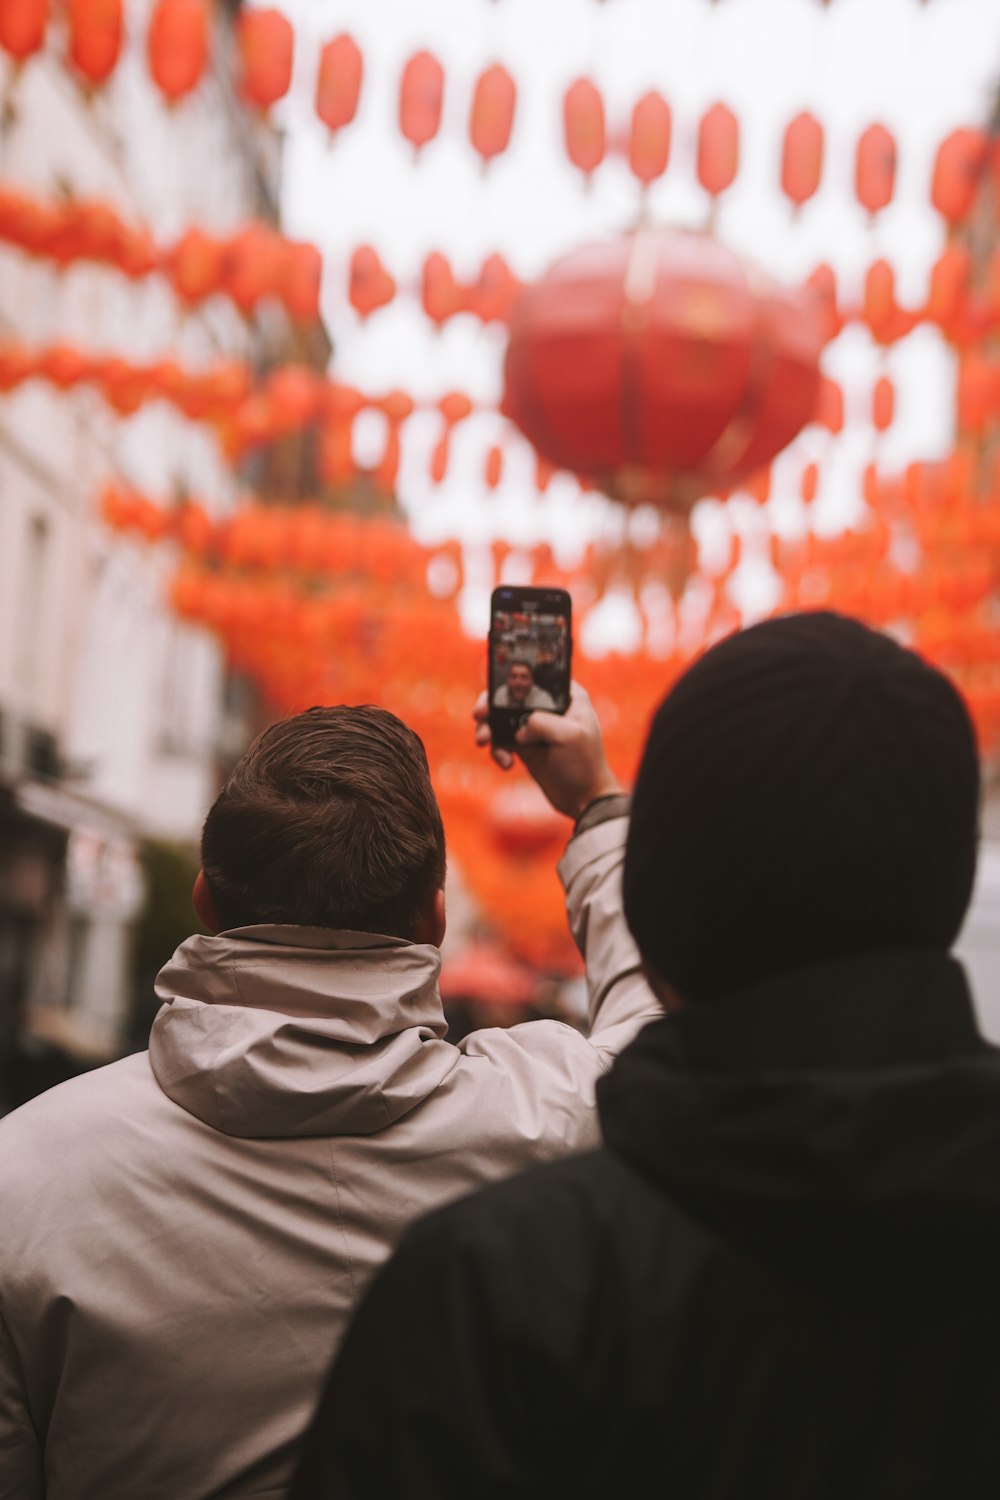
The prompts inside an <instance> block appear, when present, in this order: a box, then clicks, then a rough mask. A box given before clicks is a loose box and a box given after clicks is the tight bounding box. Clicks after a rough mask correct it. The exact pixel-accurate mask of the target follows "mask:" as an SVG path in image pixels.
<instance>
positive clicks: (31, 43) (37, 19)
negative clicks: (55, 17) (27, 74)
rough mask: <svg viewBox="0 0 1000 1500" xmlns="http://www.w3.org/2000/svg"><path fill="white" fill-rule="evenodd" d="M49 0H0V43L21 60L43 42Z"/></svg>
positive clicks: (24, 60)
mask: <svg viewBox="0 0 1000 1500" xmlns="http://www.w3.org/2000/svg"><path fill="white" fill-rule="evenodd" d="M48 21H49V0H0V47H2V48H3V50H4V51H5V52H7V53H9V55H10V56H11V57H12V58H13V59H14V61H15V62H17V63H23V62H26V61H27V60H28V58H29V57H32V56H33V55H34V54H35V53H36V52H40V51H41V50H42V48H43V47H44V46H45V28H46V26H47V25H48Z"/></svg>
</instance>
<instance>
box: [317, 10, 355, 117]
mask: <svg viewBox="0 0 1000 1500" xmlns="http://www.w3.org/2000/svg"><path fill="white" fill-rule="evenodd" d="M363 73H364V62H363V59H362V57H361V52H360V49H359V48H358V45H357V43H356V42H355V41H354V39H353V37H349V36H347V35H346V34H345V35H342V36H335V37H334V38H333V40H332V41H331V42H327V44H326V46H325V47H324V48H323V50H322V52H321V53H320V55H319V73H318V75H317V78H316V113H317V115H319V118H320V119H321V120H322V121H323V124H324V125H325V126H326V128H327V129H328V130H330V131H335V130H343V128H344V126H345V125H349V124H350V123H351V121H352V120H353V119H354V116H355V115H356V114H357V112H358V99H359V98H360V96H361V79H362V75H363Z"/></svg>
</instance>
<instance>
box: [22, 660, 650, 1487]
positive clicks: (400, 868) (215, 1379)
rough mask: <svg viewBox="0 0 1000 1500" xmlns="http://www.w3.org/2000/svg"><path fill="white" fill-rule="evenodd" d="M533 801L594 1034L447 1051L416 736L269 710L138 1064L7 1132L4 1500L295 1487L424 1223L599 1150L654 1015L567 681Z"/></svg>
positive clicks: (581, 705)
mask: <svg viewBox="0 0 1000 1500" xmlns="http://www.w3.org/2000/svg"><path fill="white" fill-rule="evenodd" d="M539 717H540V718H544V719H545V720H546V721H547V725H546V727H545V729H544V731H543V732H544V734H545V735H547V736H548V737H549V740H550V743H549V747H548V750H547V753H546V757H545V765H544V776H545V782H544V786H543V789H544V790H545V791H546V792H547V794H548V795H549V797H550V800H553V801H554V802H555V804H556V805H557V806H559V807H560V810H561V811H563V812H565V813H567V814H568V815H569V816H571V817H573V818H574V819H575V820H576V832H575V835H574V837H573V839H572V840H571V843H570V847H569V849H568V851H567V854H566V856H565V858H564V860H563V862H562V864H561V867H560V868H561V875H562V879H563V882H564V884H565V887H566V892H567V904H568V911H569V916H570V921H571V924H572V927H573V930H574V932H575V934H576V936H577V939H578V941H579V943H580V945H581V948H582V950H583V952H584V956H585V957H586V959H587V962H588V966H589V975H588V977H589V988H590V996H591V1032H590V1037H589V1039H586V1038H585V1037H583V1036H582V1035H580V1034H579V1033H578V1032H576V1031H574V1030H572V1029H571V1028H570V1027H568V1026H565V1025H562V1024H561V1023H559V1022H556V1021H536V1022H531V1023H526V1024H524V1025H521V1026H515V1027H512V1028H511V1029H510V1030H509V1031H481V1032H477V1033H473V1034H472V1035H471V1036H468V1037H466V1038H465V1039H464V1040H463V1041H462V1042H461V1044H460V1045H459V1046H457V1047H456V1046H452V1045H451V1044H450V1043H449V1042H447V1041H446V1040H445V1031H446V1029H447V1028H446V1025H445V1020H444V1016H443V1013H442V1009H441V1001H440V997H439V994H438V988H437V976H438V971H439V968H440V955H439V952H438V945H439V943H440V941H441V939H442V937H443V934H444V924H445V912H444V891H443V887H444V867H445V850H444V836H443V832H442V827H441V817H440V813H439V811H438V807H437V802H436V799H435V797H434V792H433V789H432V787H431V783H430V776H429V773H428V769H427V761H426V758H425V755H424V751H423V747H422V745H421V743H420V741H419V739H418V738H417V736H416V735H415V734H413V733H412V731H411V730H409V729H407V727H406V726H405V725H404V724H402V723H401V722H400V720H399V719H397V718H396V717H395V716H394V715H392V714H390V713H387V712H386V711H385V710H383V709H378V708H370V707H365V708H346V707H336V708H318V709H312V710H310V711H309V712H308V713H305V714H301V715H299V716H297V717H296V718H292V719H288V720H285V721H284V722H282V723H280V724H275V725H272V726H271V728H270V729H268V730H266V731H265V732H264V734H262V735H261V736H260V738H259V739H258V740H257V741H256V742H255V744H254V745H253V746H252V747H251V748H250V750H249V751H248V752H247V754H246V756H245V757H244V758H243V760H242V761H241V762H240V764H239V765H238V766H237V767H236V769H235V770H234V771H233V773H232V775H231V776H230V777H229V779H228V781H227V782H226V785H225V786H224V787H223V789H222V791H221V793H220V795H219V797H218V799H217V801H216V803H215V805H214V806H213V808H212V809H211V811H210V813H209V815H208V818H207V820H206V823H205V829H204V837H203V845H202V856H203V870H202V873H200V874H199V877H198V881H197V884H196V887H195V903H196V906H197V909H198V912H199V915H200V916H201V917H202V918H203V920H204V921H205V924H206V926H208V927H209V929H210V930H211V932H212V934H213V935H212V936H196V937H192V938H189V939H188V940H187V941H186V942H185V943H183V944H182V945H181V947H180V948H179V949H178V951H177V952H176V953H175V955H174V957H173V958H172V959H171V961H170V962H169V963H168V964H167V965H166V967H165V968H164V969H163V970H162V971H161V973H160V975H159V978H158V980H157V985H156V992H157V995H158V996H159V998H160V1000H161V1001H162V1002H163V1004H162V1008H161V1009H160V1011H159V1013H158V1015H157V1017H156V1020H155V1022H154V1024H153V1028H152V1033H151V1036H150V1046H149V1052H148V1053H142V1054H140V1055H138V1056H135V1057H129V1058H126V1059H124V1060H123V1061H121V1062H118V1063H114V1064H112V1065H111V1066H110V1067H107V1068H102V1069H100V1070H98V1071H97V1072H95V1073H92V1074H89V1075H88V1076H85V1077H83V1078H79V1079H75V1080H73V1081H72V1082H71V1083H68V1084H65V1085H63V1086H62V1087H60V1088H58V1089H55V1090H52V1091H51V1092H50V1093H48V1094H47V1095H43V1096H42V1097H40V1098H39V1099H36V1100H34V1101H32V1102H31V1103H30V1104H28V1105H25V1106H24V1107H23V1108H22V1109H20V1110H18V1111H16V1112H15V1113H14V1114H13V1115H10V1116H8V1117H7V1119H5V1120H3V1121H2V1122H0V1224H2V1225H3V1240H2V1244H0V1470H2V1477H0V1495H5V1496H6V1495H9V1496H12V1497H13V1496H17V1497H18V1500H39V1497H41V1496H43V1495H46V1494H47V1495H49V1496H51V1497H56V1496H58V1497H59V1500H76V1497H79V1500H83V1497H87V1500H93V1497H98V1496H99V1497H100V1500H135V1497H137V1496H141V1497H142V1500H181V1497H183V1500H207V1497H209V1496H211V1497H219V1500H222V1497H225V1500H237V1497H247V1500H249V1497H251V1496H253V1497H259V1496H263V1495H274V1496H276V1495H278V1494H281V1493H284V1491H285V1489H286V1487H287V1485H288V1483H289V1481H290V1478H291V1473H292V1468H293V1464H294V1459H295V1453H296V1450H297V1445H298V1442H299V1438H300V1435H301V1433H302V1430H303V1429H304V1427H305V1425H306V1422H307V1421H308V1418H309V1415H310V1413H311V1411H312V1409H313V1406H314V1405H315V1402H316V1399H317V1397H318V1395H319V1391H320V1385H321V1381H322V1376H323V1372H324V1370H325V1369H326V1366H327V1364H328V1362H329V1357H330V1352H331V1348H332V1346H333V1345H334V1344H335V1343H336V1342H337V1341H338V1339H339V1337H340V1334H341V1332H342V1330H343V1328H344V1326H345V1324H346V1321H347V1319H348V1317H349V1315H350V1314H351V1312H352V1311H353V1309H354V1306H355V1305H356V1302H357V1300H358V1297H359V1296H360V1294H361V1292H362V1291H363V1289H364V1287H365V1286H366V1284H367V1282H368V1280H369V1279H370V1277H371V1275H372V1273H373V1272H374V1271H375V1270H376V1268H377V1267H378V1266H379V1264H380V1263H381V1262H382V1261H383V1260H384V1259H385V1258H386V1256H387V1255H388V1254H389V1252H390V1250H391V1248H392V1246H393V1245H394V1244H395V1242H396V1240H397V1239H398V1238H399V1236H400V1234H401V1233H402V1231H403V1230H404V1229H405V1227H406V1226H407V1225H408V1224H409V1223H410V1222H411V1221H412V1220H414V1219H415V1218H417V1217H418V1216H419V1215H420V1214H422V1213H423V1212H424V1211H425V1210H427V1209H429V1208H433V1207H436V1206H439V1205H441V1204H444V1203H446V1202H448V1201H450V1200H452V1199H454V1198H456V1197H458V1196H460V1195H461V1194H463V1193H464V1192H466V1191H468V1190H469V1189H471V1188H474V1187H477V1186H479V1185H481V1184H482V1183H485V1182H488V1181H494V1180H496V1179H498V1178H501V1177H504V1176H507V1175H509V1174H511V1173H513V1172H515V1171H517V1170H519V1169H520V1168H522V1167H525V1166H528V1165H530V1164H532V1163H535V1162H542V1161H546V1160H550V1159H552V1158H554V1157H558V1156H560V1155H563V1154H566V1153H568V1152H570V1151H573V1150H578V1149H580V1148H583V1147H586V1146H590V1145H593V1144H594V1143H595V1142H596V1139H597V1130H596V1122H595V1116H594V1111H593V1091H594V1086H595V1084H596V1081H597V1079H598V1077H599V1076H600V1075H601V1074H602V1073H603V1072H604V1071H605V1070H606V1068H607V1067H608V1065H609V1064H610V1061H611V1059H612V1058H613V1056H614V1055H615V1053H616V1052H617V1051H619V1050H620V1048H621V1047H622V1046H623V1045H624V1044H625V1043H626V1042H627V1041H629V1040H630V1039H631V1038H632V1036H633V1035H634V1034H635V1032H636V1031H637V1030H638V1029H639V1027H640V1026H641V1024H642V1023H643V1021H645V1020H646V1019H649V1018H650V1017H652V1016H654V1015H657V1014H659V1006H658V1005H657V1003H656V1002H655V1000H654V999H653V996H652V994H651V993H650V991H649V989H648V987H647V986H646V983H645V981H644V979H643V977H642V975H641V973H640V970H639V964H638V956H637V954H636V952H635V949H634V947H633V945H632V944H631V942H630V940H629V939H628V936H627V933H626V932H625V930H624V927H623V924H622V920H621V916H620V909H619V908H620V903H619V899H618V881H619V873H620V864H621V843H622V839H621V827H622V825H623V819H624V816H625V813H626V807H625V799H624V797H623V796H622V795H621V789H620V787H619V786H618V783H617V782H616V781H615V779H614V777H613V776H612V774H611V772H610V771H609V769H608V767H607V764H606V761H605V759H604V755H603V751H602V748H601V740H600V733H599V730H598V728H597V722H596V720H595V718H594V716H593V713H592V711H591V710H590V708H589V704H588V702H587V699H586V695H585V694H583V693H582V691H581V690H579V689H577V690H576V691H575V695H574V702H573V704H572V706H571V708H570V710H569V712H568V713H567V714H566V715H565V717H558V716H555V715H551V714H545V715H540V716H539Z"/></svg>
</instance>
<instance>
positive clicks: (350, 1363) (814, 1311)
mask: <svg viewBox="0 0 1000 1500" xmlns="http://www.w3.org/2000/svg"><path fill="white" fill-rule="evenodd" d="M549 717H550V718H551V716H549ZM529 722H530V721H529ZM546 733H547V734H548V735H549V737H550V739H552V738H553V737H554V736H556V735H559V736H564V735H565V733H566V731H560V730H555V729H548V730H546ZM526 743H527V742H526V741H523V740H522V744H523V745H526ZM549 753H555V751H554V750H553V749H551V748H550V752H549ZM533 754H534V752H533V751H529V752H528V753H527V754H525V756H524V758H525V761H526V763H527V764H528V768H529V770H531V771H532V772H533V774H536V775H537V774H538V770H539V769H541V770H542V772H543V773H544V767H543V765H541V763H536V762H535V761H534V759H533ZM979 777H980V773H979V763H978V757H977V754H976V743H975V736H974V732H973V727H972V724H971V721H970V718H969V714H968V712H967V710H966V708H965V705H964V703H963V701H962V699H961V697H960V695H959V694H958V692H957V691H956V689H955V688H954V687H953V686H952V684H951V683H950V682H949V681H948V679H947V678H946V677H945V676H944V675H942V673H940V672H938V671H936V670H935V669H934V668H933V667H931V666H929V665H928V664H927V663H926V662H924V661H922V660H921V659H920V658H919V656H917V655H916V654H915V653H914V652H912V651H908V650H906V649H904V648H903V647H902V646H900V645H898V644H897V643H896V642H895V641H893V640H891V639H890V638H889V637H887V636H885V635H880V634H878V633H877V632H875V631H872V630H869V629H867V628H866V627H865V626H864V625H861V624H859V623H858V622H857V621H854V620H849V619H844V618H842V617H839V616H837V615H834V614H829V613H816V614H804V615H795V616H787V617H784V618H779V619H774V620H769V621H767V622H765V623H763V624H760V625H756V626H754V627H752V628H751V629H748V630H745V631H742V632H741V633H739V634H738V635H734V636H732V637H730V638H729V639H727V640H725V641H722V642H721V643H720V644H718V645H716V646H714V647H712V649H710V650H709V651H707V652H706V653H705V654H704V656H702V657H701V659H700V660H699V661H697V662H696V663H695V664H694V665H693V666H692V667H691V668H690V669H689V670H688V671H687V672H686V673H685V674H684V675H683V676H682V677H681V678H680V680H679V681H678V682H677V683H676V684H675V686H674V687H673V688H672V690H671V691H670V692H669V693H668V695H667V696H666V698H665V699H664V701H663V702H662V703H661V705H660V706H659V708H658V709H657V711H656V713H655V715H654V717H653V720H652V724H651V728H650V732H649V738H648V742H647V744H646V748H645V751H644V753H643V756H642V761H641V765H640V769H639V773H638V779H637V781H636V785H635V789H634V794H633V799H632V807H631V816H630V818H626V816H625V815H624V813H625V809H624V808H623V806H622V803H623V802H624V798H623V797H622V796H621V795H620V788H618V787H617V786H608V787H607V788H605V789H604V795H602V796H600V797H597V796H593V797H592V800H591V802H590V805H589V806H588V807H587V808H586V809H584V810H582V812H581V813H580V815H579V816H578V818H577V825H576V826H577V830H578V834H577V836H578V837H579V831H580V829H581V828H584V827H585V828H586V830H587V836H588V837H591V838H593V839H595V840H597V839H600V841H601V843H602V847H604V848H605V850H607V849H608V848H610V847H611V846H612V844H615V845H616V847H618V848H621V847H622V844H623V843H624V873H623V887H622V902H623V907H624V919H623V920H622V926H623V927H624V923H625V922H627V924H628V928H629V929H630V930H631V933H632V936H633V938H634V940H635V944H636V946H637V949H638V952H637V954H636V962H637V963H640V964H641V966H642V967H643V968H644V970H645V972H646V975H647V977H648V979H649V982H650V984H651V986H652V988H653V990H654V992H655V993H656V994H657V995H658V996H659V997H660V999H661V1001H662V1002H663V1004H664V1014H663V1015H662V1016H661V1017H659V1018H658V1019H655V1020H653V1021H652V1022H651V1023H650V1024H649V1025H648V1026H646V1027H645V1028H644V1029H643V1030H642V1031H641V1032H640V1033H639V1035H638V1036H637V1037H636V1038H635V1040H634V1041H633V1042H632V1043H631V1045H630V1046H628V1047H627V1048H626V1049H625V1050H624V1052H622V1054H621V1056H620V1057H619V1058H618V1060H617V1062H616V1063H614V1065H613V1066H612V1067H611V1069H610V1071H609V1072H608V1073H607V1074H605V1076H604V1077H603V1078H602V1079H601V1080H600V1081H599V1082H598V1085H597V1104H598V1112H599V1115H600V1120H601V1129H602V1133H603V1142H604V1143H603V1146H602V1147H601V1148H600V1149H599V1150H597V1151H594V1152H591V1153H589V1154H587V1155H584V1156H579V1157H576V1158H571V1159H569V1160H564V1161H561V1162H556V1163H552V1164H550V1165H548V1166H543V1167H540V1168H536V1169H535V1170H534V1171H532V1172H530V1173H527V1174H525V1175H523V1176H521V1177H517V1178H514V1179H512V1180H510V1181H508V1182H506V1183H504V1184H502V1185H501V1186H498V1187H495V1188H490V1189H487V1190H486V1191H485V1192H481V1193H477V1194H475V1195H473V1196H472V1197H470V1198H468V1199H465V1200H463V1201H462V1202H460V1203H457V1204H454V1205H452V1206H451V1207H449V1208H446V1209H444V1210H442V1211H440V1212H438V1213H436V1214H434V1215H432V1216H431V1217H429V1218H427V1219H425V1220H423V1221H422V1222H421V1223H419V1224H418V1225H416V1227H415V1228H413V1229H411V1230H410V1231H409V1232H408V1234H407V1236H406V1238H405V1239H404V1240H403V1242H402V1244H401V1246H400V1248H399V1249H398V1250H397V1252H396V1254H395V1255H394V1256H393V1258H392V1260H391V1261H390V1262H389V1263H388V1265H387V1266H386V1267H385V1269H384V1270H383V1271H382V1272H381V1274H380V1276H379V1277H378V1279H377V1280H376V1281H375V1283H374V1285H373V1286H372V1287H371V1289H370V1290H369V1292H368V1295H367V1297H366V1299H365V1301H364V1302H363V1303H362V1306H361V1308H360V1310H359V1312H358V1314H357V1317H356V1319H355V1321H354V1323H353V1325H352V1328H351V1330H350V1332H349V1334H348V1338H347V1342H346V1344H345V1346H344V1348H343V1350H342V1352H341V1355H340V1358H339V1360H338V1361H337V1363H336V1364H335V1366H334V1368H333V1371H332V1373H331V1376H330V1379H329V1382H328V1385H327V1388H326V1392H325V1394H324V1397H323V1402H322V1404H321V1406H320V1409H319V1411H318V1412H317V1416H316V1418H315V1420H314V1424H313V1428H312V1430H311V1433H310V1436H309V1438H308V1439H307V1453H308V1457H307V1460H306V1461H305V1463H304V1465H303V1467H302V1468H301V1469H300V1471H299V1476H298V1483H297V1485H296V1486H295V1487H294V1488H293V1492H292V1493H293V1496H294V1500H332V1497H333V1496H337V1497H351V1500H359V1497H371V1500H376V1497H381V1496H383V1495H389V1494H399V1495H407V1496H410V1497H413V1500H419V1497H425V1496H426V1497H428V1500H429V1497H431V1496H434V1497H435V1500H464V1497H467V1496H469V1495H475V1496H476V1497H477V1500H501V1497H504V1500H529V1497H530V1500H538V1497H540V1496H543V1495H544V1496H546V1497H550V1500H570V1497H572V1500H607V1497H608V1496H610V1495H615V1496H617V1495H625V1496H632V1495H646V1494H657V1495H672V1496H674V1495H675V1496H677V1497H678V1500H759V1497H766V1500H804V1497H809V1500H841V1497H843V1496H850V1497H851V1500H937V1497H941V1496H947V1497H948V1500H987V1497H992V1496H993V1495H994V1494H995V1493H996V1491H997V1485H998V1479H997V1476H998V1474H1000V1424H998V1422H997V1420H996V1412H997V1410H998V1408H1000V1276H998V1271H997V1268H998V1266H1000V1051H998V1050H997V1049H996V1048H994V1047H992V1046H991V1045H990V1044H989V1043H987V1042H986V1041H985V1040H984V1039H983V1037H982V1036H981V1035H980V1033H979V1030H978V1027H977V1025H976V1019H975V1013H974V1009H973V1004H972V997H971V995H970V993H969V989H968V985H967V983H966V979H965V975H964V973H963V970H962V967H961V965H960V964H959V963H958V962H957V961H956V960H955V959H954V958H953V957H952V956H951V955H950V952H949V949H950V948H951V945H952V944H953V942H954V941H955V938H956V937H957V935H958V932H959V928H960V926H961V923H962V919H963V916H964V913H965V910H966V907H967V905H968V903H969V899H970V894H971V890H972V884H973V878H974V874H975V865H976V852H977V837H978V835H977V823H978V816H979ZM563 810H564V811H575V810H572V809H569V808H564V809H563ZM595 824H596V825H598V826H596V827H595ZM607 915H608V913H607V912H606V911H604V912H602V913H601V921H602V922H605V921H606V919H607ZM618 916H619V918H620V919H621V918H622V910H621V907H619V908H618ZM589 919H590V920H591V921H593V920H594V913H591V914H590V918H589ZM602 934H603V940H604V941H611V940H612V929H611V928H610V927H608V926H603V927H602ZM620 937H621V934H619V935H618V937H614V938H613V940H614V941H615V942H617V941H619V938H620ZM625 937H627V934H625ZM596 978H597V976H596V972H595V974H594V975H593V976H592V979H593V980H595V981H596ZM414 1351H419V1363H418V1364H415V1363H414Z"/></svg>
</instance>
